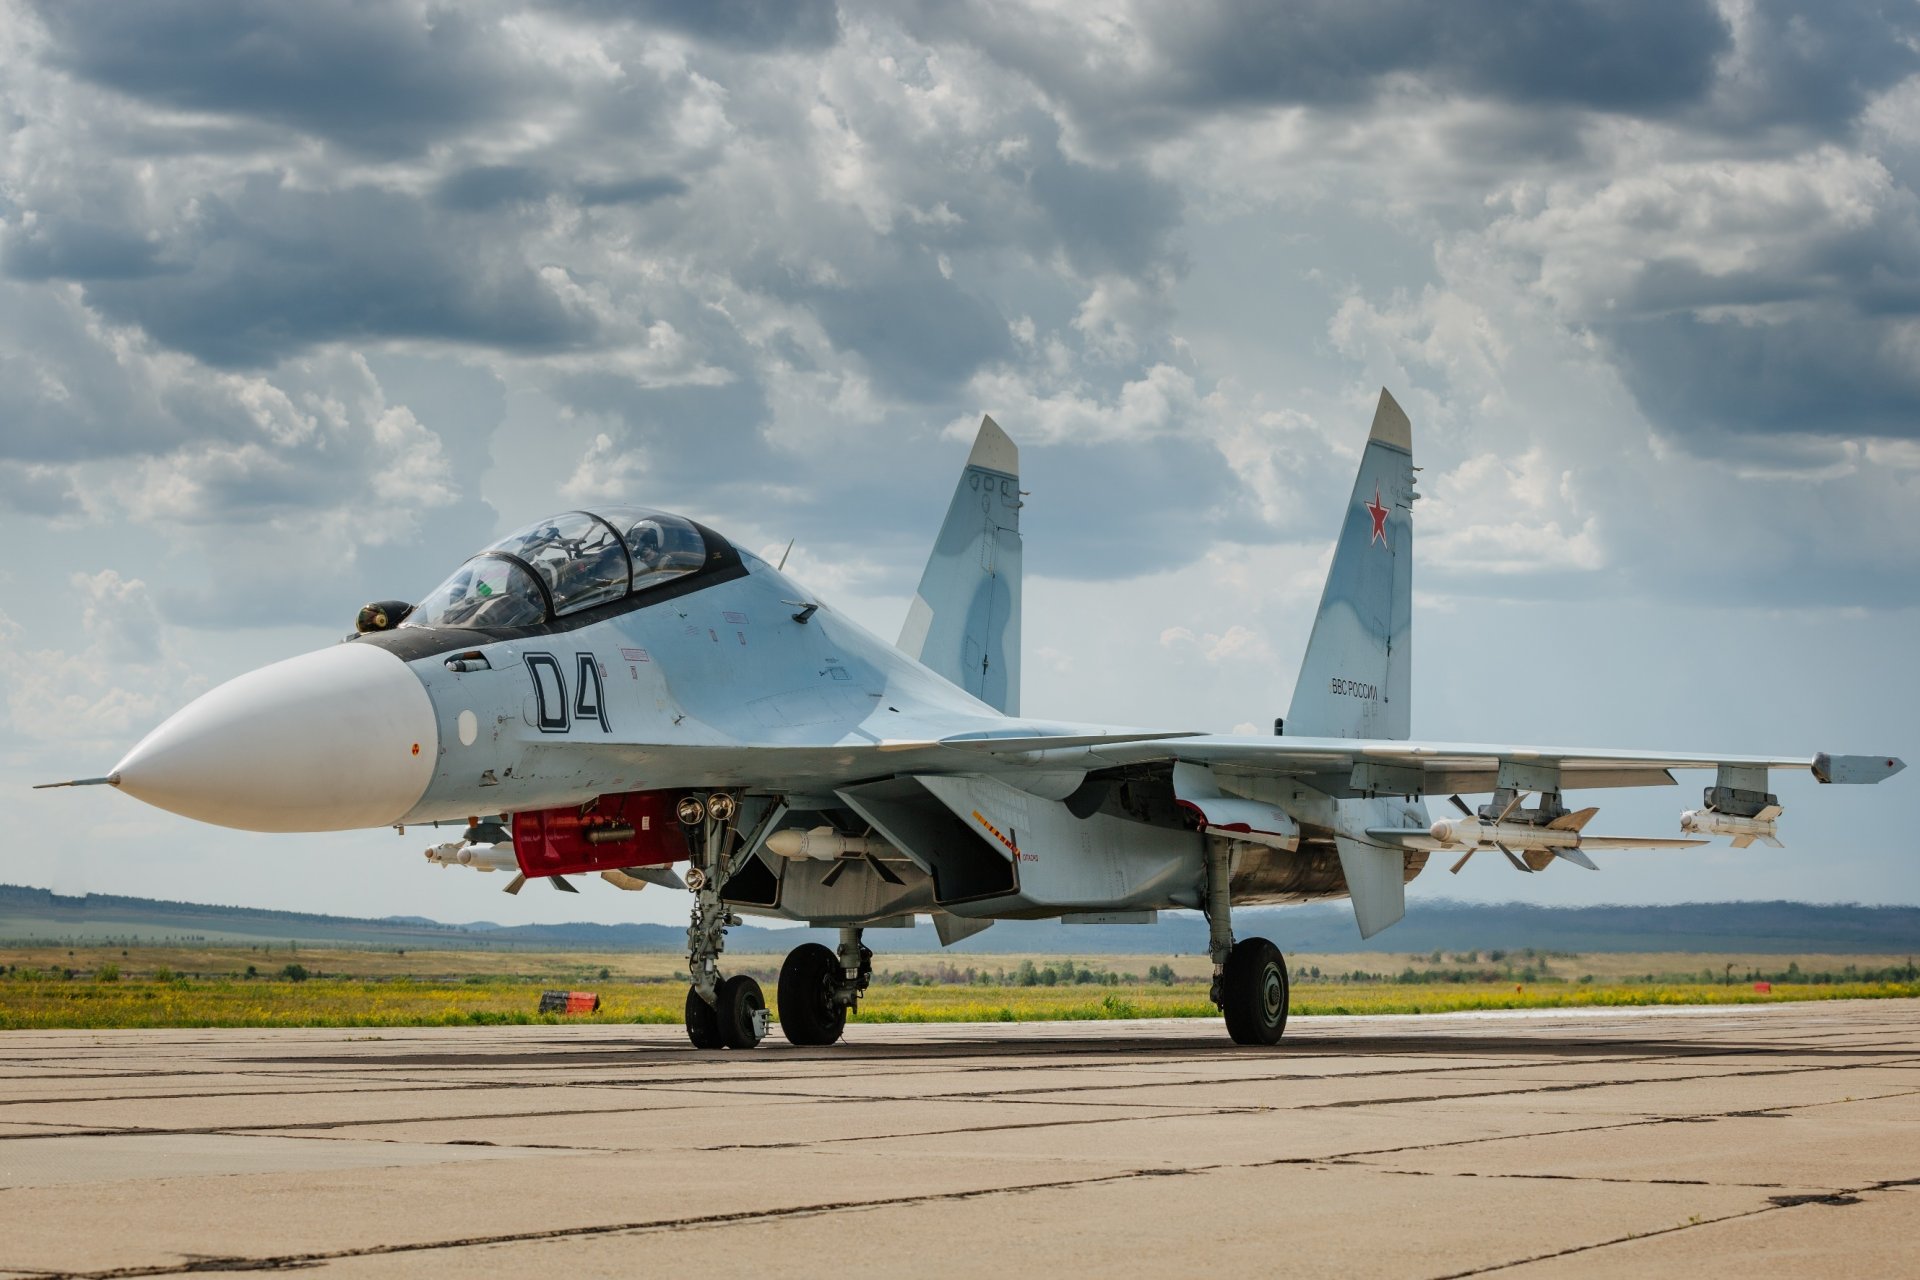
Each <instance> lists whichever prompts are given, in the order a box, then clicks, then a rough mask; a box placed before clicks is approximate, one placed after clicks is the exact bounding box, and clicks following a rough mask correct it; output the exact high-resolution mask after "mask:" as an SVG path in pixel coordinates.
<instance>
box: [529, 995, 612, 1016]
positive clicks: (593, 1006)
mask: <svg viewBox="0 0 1920 1280" xmlns="http://www.w3.org/2000/svg"><path fill="white" fill-rule="evenodd" d="M540 1012H542V1013H598V1012H600V997H599V996H597V995H595V994H594V993H593V992H591V991H542V992H541V993H540Z"/></svg>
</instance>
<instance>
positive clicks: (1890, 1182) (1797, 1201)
mask: <svg viewBox="0 0 1920 1280" xmlns="http://www.w3.org/2000/svg"><path fill="white" fill-rule="evenodd" d="M1911 1186H1920V1178H1886V1179H1881V1180H1878V1181H1875V1182H1870V1183H1867V1184H1865V1185H1864V1186H1859V1187H1849V1188H1846V1189H1844V1190H1841V1191H1835V1192H1830V1193H1828V1194H1825V1195H1817V1196H1769V1197H1767V1201H1768V1202H1767V1203H1766V1204H1763V1205H1761V1206H1759V1207H1758V1208H1754V1209H1745V1210H1742V1211H1740V1212H1739V1213H1723V1214H1719V1215H1717V1216H1715V1217H1711V1218H1709V1217H1705V1216H1702V1217H1699V1218H1698V1219H1696V1220H1694V1221H1689V1222H1680V1223H1675V1224H1674V1225H1673V1226H1671V1227H1659V1228H1656V1229H1654V1230H1652V1231H1636V1232H1633V1233H1631V1234H1629V1235H1624V1236H1614V1237H1612V1238H1610V1239H1607V1240H1594V1241H1590V1242H1589V1243H1587V1244H1576V1245H1569V1246H1567V1247H1566V1248H1564V1249H1554V1250H1551V1251H1549V1252H1546V1253H1537V1254H1533V1255H1531V1256H1529V1257H1525V1258H1514V1259H1511V1260H1509V1261H1506V1262H1494V1263H1489V1264H1487V1265H1486V1266H1481V1267H1470V1268H1468V1269H1467V1270H1465V1271H1449V1272H1445V1273H1443V1274H1441V1275H1436V1276H1434V1277H1432V1280H1465V1277H1467V1276H1484V1275H1490V1274H1492V1273H1493V1272H1495V1271H1510V1270H1512V1269H1513V1268H1514V1267H1524V1266H1528V1265H1530V1264H1532V1263H1535V1262H1552V1261H1554V1260H1555V1259H1558V1258H1571V1257H1574V1256H1576V1255H1578V1254H1582V1253H1592V1252H1593V1251H1595V1250H1596V1249H1607V1248H1611V1247H1612V1246H1614V1245H1620V1244H1632V1243H1633V1242H1634V1241H1636V1240H1653V1239H1657V1238H1658V1237H1660V1236H1670V1235H1674V1234H1676V1233H1678V1232H1681V1231H1691V1230H1693V1229H1694V1228H1696V1227H1711V1226H1717V1225H1718V1224H1720V1223H1723V1222H1739V1221H1741V1220H1742V1219H1745V1218H1757V1217H1759V1216H1760V1215H1761V1214H1766V1213H1779V1212H1781V1211H1782V1210H1788V1209H1798V1208H1803V1207H1805V1206H1807V1205H1849V1204H1859V1203H1860V1202H1861V1198H1862V1197H1864V1196H1868V1195H1872V1194H1873V1193H1875V1192H1878V1191H1890V1190H1893V1189H1894V1188H1896V1187H1911Z"/></svg>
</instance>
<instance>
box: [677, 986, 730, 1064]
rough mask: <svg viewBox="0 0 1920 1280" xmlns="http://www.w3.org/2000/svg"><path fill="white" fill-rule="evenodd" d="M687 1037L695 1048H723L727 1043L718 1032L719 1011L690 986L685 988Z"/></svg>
mask: <svg viewBox="0 0 1920 1280" xmlns="http://www.w3.org/2000/svg"><path fill="white" fill-rule="evenodd" d="M687 1039H689V1040H691V1041H693V1047H694V1048H696V1049H724V1048H725V1047H726V1044H727V1042H726V1039H725V1038H724V1037H723V1036H722V1035H721V1034H720V1013H719V1011H718V1010H716V1009H715V1008H714V1007H713V1006H712V1005H710V1004H708V1003H707V1002H706V1001H705V1000H702V999H701V998H700V993H699V992H698V991H696V990H694V989H693V988H692V987H688V988H687Z"/></svg>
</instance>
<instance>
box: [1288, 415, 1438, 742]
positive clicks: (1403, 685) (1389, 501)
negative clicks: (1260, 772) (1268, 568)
mask: <svg viewBox="0 0 1920 1280" xmlns="http://www.w3.org/2000/svg"><path fill="white" fill-rule="evenodd" d="M1413 501H1414V493H1413V427H1412V425H1411V424H1410V423H1408V421H1407V415H1406V414H1405V413H1404V412H1402V411H1401V408H1400V406H1399V405H1398V404H1395V403H1394V400H1393V397H1392V396H1390V395H1388V394H1387V391H1386V388H1384V387H1382V388H1381V390H1380V406H1379V408H1378V409H1376V410H1375V411H1374V415H1373V431H1372V433H1371V434H1370V435H1369V436H1368V437H1367V449H1366V452H1365V453H1364V454H1362V455H1361V457H1360V475H1359V478H1358V479H1357V480H1355V481H1354V485H1353V497H1352V498H1350V499H1349V500H1348V502H1347V512H1346V517H1345V519H1344V520H1343V521H1342V522H1341V525H1340V540H1339V542H1338V543H1337V544H1336V545H1335V547H1334V551H1333V567H1332V568H1331V569H1329V570H1328V572H1327V586H1326V590H1325V591H1324V592H1323V593H1322V594H1321V596H1320V612H1319V614H1318V615H1317V616H1316V617H1315V618H1314V620H1313V636H1312V638H1311V639H1309V640H1308V641H1307V655H1306V657H1305V659H1303V660H1302V662H1301V664H1300V679H1299V681H1298V683H1296V684H1295V685H1294V687H1293V705H1292V706H1291V707H1290V708H1288V710H1287V723H1286V731H1287V733H1288V734H1290V735H1297V736H1300V737H1308V738H1401V739H1404V738H1406V737H1408V736H1409V735H1410V724H1411V721H1410V712H1411V711H1412V705H1411V695H1412V687H1411V686H1412V661H1411V659H1412V656H1413V644H1412V640H1413V635H1412V629H1411V624H1412V612H1413V520H1412V516H1413Z"/></svg>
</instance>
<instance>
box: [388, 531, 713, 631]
mask: <svg viewBox="0 0 1920 1280" xmlns="http://www.w3.org/2000/svg"><path fill="white" fill-rule="evenodd" d="M706 562H707V540H706V539H705V538H704V537H703V536H701V533H700V530H699V529H698V528H696V527H695V526H694V523H693V522H692V521H691V520H687V519H684V518H682V517H680V516H675V515H668V514H667V513H666V512H664V511H649V510H647V509H646V508H645V507H605V508H602V509H601V510H600V511H599V512H590V511H568V512H564V513H562V514H560V515H557V516H549V517H548V518H547V519H545V520H536V521H535V522H534V523H532V524H530V525H528V526H527V527H526V528H524V529H522V530H520V531H519V532H517V533H511V534H508V535H507V536H506V537H504V538H502V539H500V541H498V542H496V543H494V544H493V545H492V546H490V547H488V548H487V549H486V550H485V551H482V552H481V553H480V554H479V555H477V556H475V557H474V558H473V559H471V560H469V561H467V562H466V563H465V564H463V565H461V566H460V568H459V569H457V570H455V571H454V574H453V576H452V577H450V578H448V579H447V580H446V581H445V582H443V583H441V584H440V585H439V586H438V587H436V588H434V590H433V592H432V593H431V594H430V595H428V596H427V598H426V599H424V600H422V601H421V602H420V603H419V604H418V605H416V606H415V607H414V610H413V612H412V613H411V614H409V615H408V616H407V620H406V621H405V622H404V623H402V624H401V625H402V626H406V627H483V628H494V627H530V626H537V625H539V624H540V623H543V622H546V621H548V620H550V619H553V618H563V617H565V616H566V615H568V614H570V613H579V612H580V611H581V610H583V609H591V608H593V607H594V606H595V605H602V604H607V603H610V602H612V601H615V600H619V599H621V598H622V597H624V596H626V595H627V594H628V593H629V592H633V591H650V590H652V589H654V588H656V587H659V586H661V585H663V584H665V583H668V582H671V581H673V580H674V579H675V578H682V577H685V576H686V575H687V574H689V573H692V572H694V571H695V570H697V569H699V568H700V567H702V566H703V565H705V564H706Z"/></svg>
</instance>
